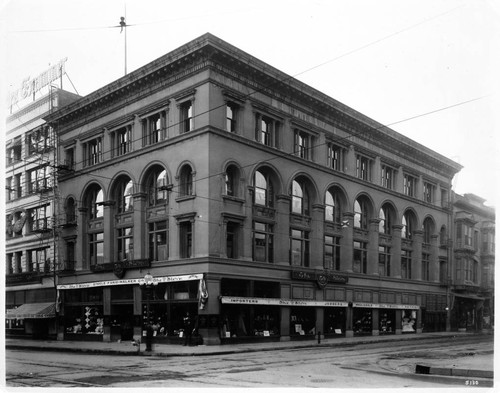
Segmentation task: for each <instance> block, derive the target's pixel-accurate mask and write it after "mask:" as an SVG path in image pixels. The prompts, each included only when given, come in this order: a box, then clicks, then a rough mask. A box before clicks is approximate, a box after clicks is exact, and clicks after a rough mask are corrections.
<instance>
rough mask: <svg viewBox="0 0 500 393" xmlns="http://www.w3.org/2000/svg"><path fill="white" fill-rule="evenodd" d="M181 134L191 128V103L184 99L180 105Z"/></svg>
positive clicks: (192, 124)
mask: <svg viewBox="0 0 500 393" xmlns="http://www.w3.org/2000/svg"><path fill="white" fill-rule="evenodd" d="M180 120H181V134H182V133H185V132H189V131H191V130H193V128H194V123H193V103H192V102H191V101H186V102H184V103H182V105H181V106H180Z"/></svg>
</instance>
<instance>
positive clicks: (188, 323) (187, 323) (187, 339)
mask: <svg viewBox="0 0 500 393" xmlns="http://www.w3.org/2000/svg"><path fill="white" fill-rule="evenodd" d="M192 334H193V320H192V318H191V315H190V314H189V311H188V312H187V313H186V316H185V317H184V345H185V346H186V345H191V336H192Z"/></svg>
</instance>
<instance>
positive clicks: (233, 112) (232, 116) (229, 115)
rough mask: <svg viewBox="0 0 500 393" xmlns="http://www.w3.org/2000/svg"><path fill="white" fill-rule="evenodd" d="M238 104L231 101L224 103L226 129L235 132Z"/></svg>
mask: <svg viewBox="0 0 500 393" xmlns="http://www.w3.org/2000/svg"><path fill="white" fill-rule="evenodd" d="M237 115H238V106H237V105H236V104H233V103H232V102H228V103H227V104H226V130H227V131H229V132H236V126H237Z"/></svg>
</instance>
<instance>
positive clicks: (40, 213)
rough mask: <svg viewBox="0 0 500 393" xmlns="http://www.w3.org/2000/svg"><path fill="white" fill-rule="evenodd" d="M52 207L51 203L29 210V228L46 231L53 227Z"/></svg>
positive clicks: (35, 230)
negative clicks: (51, 220)
mask: <svg viewBox="0 0 500 393" xmlns="http://www.w3.org/2000/svg"><path fill="white" fill-rule="evenodd" d="M51 216H52V208H51V206H50V205H45V206H38V207H36V208H34V209H31V210H29V216H28V217H29V229H30V232H44V231H48V230H50V229H51V228H52V225H51V222H50V219H51Z"/></svg>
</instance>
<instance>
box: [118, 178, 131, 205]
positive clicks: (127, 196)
mask: <svg viewBox="0 0 500 393" xmlns="http://www.w3.org/2000/svg"><path fill="white" fill-rule="evenodd" d="M133 189H134V183H133V182H132V180H130V179H129V180H128V181H127V180H126V179H125V178H124V179H122V180H121V181H120V182H119V183H118V185H117V187H116V190H115V193H116V194H115V197H116V207H117V212H118V213H125V212H128V211H132V210H133V209H134V199H133V197H132V192H133Z"/></svg>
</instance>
